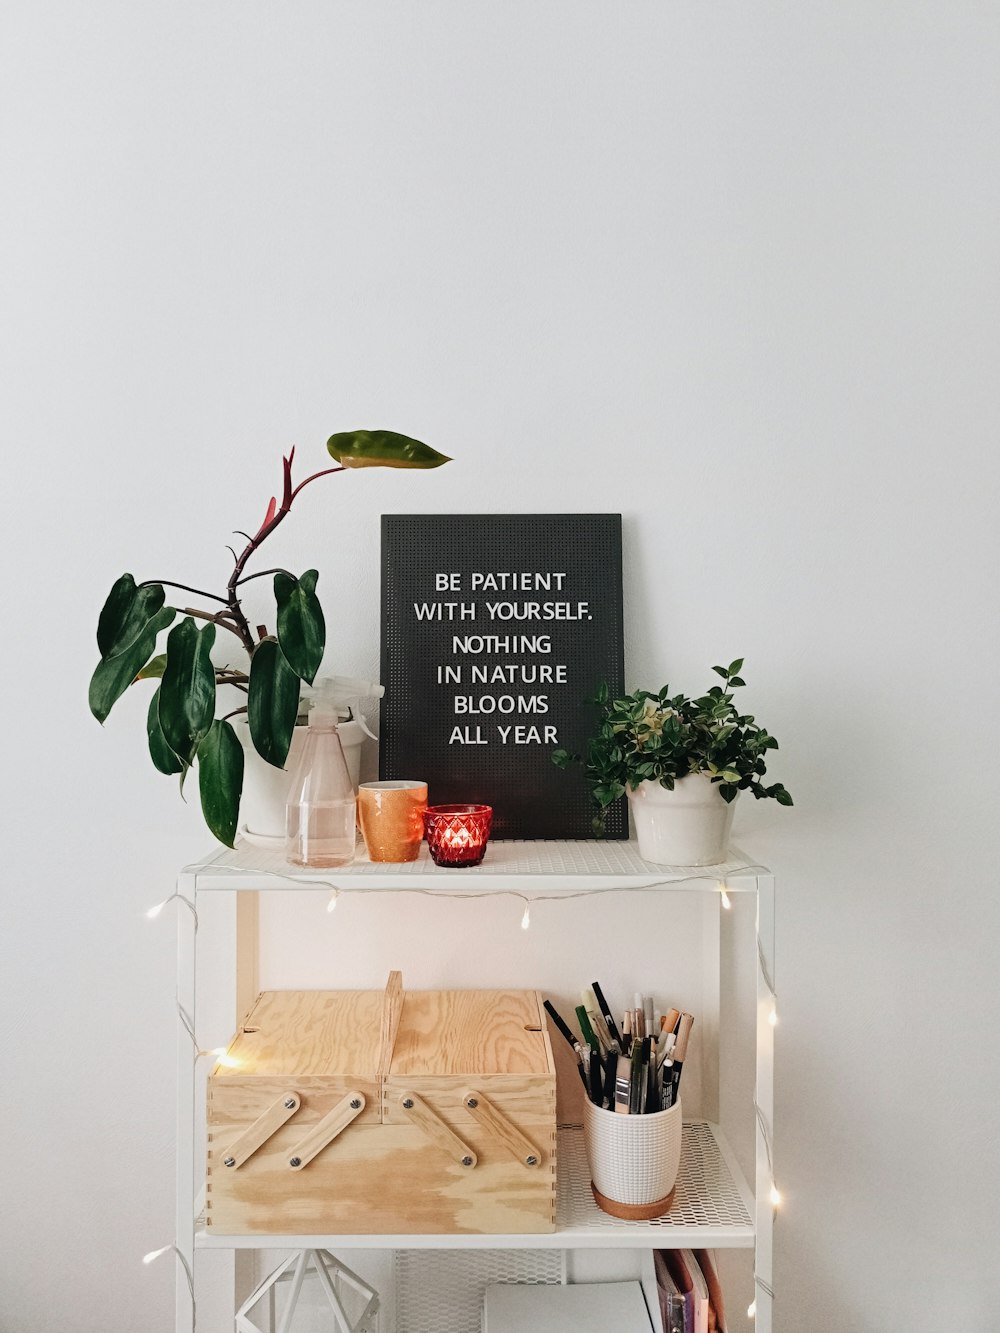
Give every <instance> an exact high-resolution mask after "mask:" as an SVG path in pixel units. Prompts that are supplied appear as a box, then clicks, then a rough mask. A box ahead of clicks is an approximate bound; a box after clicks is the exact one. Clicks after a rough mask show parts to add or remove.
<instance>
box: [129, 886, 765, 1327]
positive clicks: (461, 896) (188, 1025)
mask: <svg viewBox="0 0 1000 1333" xmlns="http://www.w3.org/2000/svg"><path fill="white" fill-rule="evenodd" d="M200 869H207V867H205V868H202V867H195V868H194V891H195V895H196V896H197V892H198V877H199V870H200ZM226 872H227V874H233V873H237V874H238V873H245V874H250V875H253V876H254V877H257V876H266V877H268V878H272V879H276V880H280V881H282V882H283V883H285V884H290V885H293V886H294V887H295V888H299V889H302V888H309V889H317V888H319V889H327V890H329V892H330V898H329V900H328V902H327V905H326V910H327V912H334V911H335V910H336V908H337V905H338V903H339V901H340V899H341V898H342V897H343V896H344V895H345V894H353V893H363V894H365V895H371V894H372V893H409V894H419V895H422V896H426V897H433V898H444V899H455V900H465V899H472V898H513V899H515V900H517V901H520V902H523V903H524V910H523V912H522V914H521V929H522V930H529V929H530V928H531V909H532V907H533V906H536V905H537V904H538V903H546V902H571V901H573V900H575V899H579V898H592V897H594V896H595V895H597V896H600V895H602V894H610V893H628V894H635V893H656V892H659V891H661V890H662V889H664V888H667V887H670V888H674V889H676V888H680V887H682V886H684V885H686V884H694V883H712V882H714V883H715V885H716V888H717V892H718V894H719V899H720V902H721V905H722V908H723V910H724V911H727V912H728V911H731V910H732V899H731V897H730V893H729V888H728V885H727V882H726V879H727V878H731V877H735V876H736V875H745V874H752V875H754V876H755V877H756V876H758V875H759V874H761V873H765V868H764V867H763V866H760V865H756V864H753V863H748V864H746V865H735V866H729V867H727V868H726V878H723V879H720V878H719V876H718V872H715V873H705V874H692V875H685V876H684V877H683V878H670V879H661V880H653V881H651V882H649V883H647V884H641V885H636V886H634V887H633V886H629V887H628V888H623V887H622V886H621V885H620V884H619V885H600V886H595V887H593V888H590V887H588V888H586V889H581V890H579V891H572V890H571V891H560V892H558V893H537V894H526V893H522V892H520V891H519V890H516V889H475V890H470V891H467V892H461V891H451V890H446V889H436V888H410V887H407V886H405V885H400V886H396V885H394V886H391V887H386V888H383V887H381V886H377V887H376V886H372V885H361V884H359V885H358V886H357V887H355V886H353V885H351V886H349V887H347V886H344V885H343V884H335V883H333V882H332V881H330V880H326V879H319V878H313V877H312V876H311V875H310V876H309V878H308V879H307V880H306V879H303V878H301V877H298V876H295V875H290V874H285V873H283V872H282V871H279V870H269V869H265V868H262V867H259V866H239V865H229V864H227V866H226ZM175 900H177V901H179V902H181V903H183V904H184V906H185V907H186V908H187V909H188V911H190V913H191V916H192V919H193V929H194V933H195V937H197V934H198V928H199V920H198V911H197V908H196V907H195V904H194V903H193V902H192V901H191V899H189V898H187V897H186V896H185V895H184V894H182V893H179V892H174V893H171V894H169V895H168V896H167V897H166V898H164V899H163V900H162V901H161V902H158V903H156V904H155V905H154V906H153V907H151V908H149V910H148V911H147V912H146V917H147V918H148V919H149V920H153V919H155V918H156V917H158V916H159V915H160V914H161V913H162V912H163V910H164V908H165V907H167V906H168V905H169V904H170V903H171V902H173V901H175ZM755 935H756V947H757V967H758V970H759V973H760V977H761V980H762V981H763V983H764V988H765V990H766V991H767V994H768V997H769V1001H770V1008H769V1010H768V1015H767V1021H768V1023H769V1024H770V1025H771V1026H772V1027H774V1026H775V1025H776V1024H777V1021H778V1007H777V1005H778V995H777V991H776V989H775V985H774V981H773V979H772V976H771V972H770V968H769V966H768V961H767V957H766V955H765V952H764V944H763V941H762V939H761V934H760V926H759V923H758V924H757V926H756V928H755ZM177 1015H178V1020H179V1021H180V1023H181V1026H182V1027H183V1029H184V1030H185V1032H186V1033H187V1034H188V1036H189V1037H190V1039H191V1044H192V1050H193V1059H194V1060H195V1062H197V1061H198V1060H199V1059H201V1058H202V1057H204V1056H212V1057H214V1059H215V1060H216V1061H217V1062H218V1063H220V1064H222V1065H224V1066H227V1067H235V1066H237V1065H238V1061H236V1060H235V1059H234V1058H233V1057H232V1056H230V1055H229V1054H228V1053H227V1050H226V1048H225V1047H215V1048H213V1049H205V1048H203V1047H202V1046H201V1045H200V1043H199V1041H198V1038H197V1034H196V1032H195V1027H194V1022H193V1019H192V1017H191V1015H190V1014H189V1013H188V1012H187V1010H186V1009H185V1008H184V1006H183V1005H182V1004H181V1003H180V1000H178V1001H177ZM753 1108H754V1115H755V1118H756V1122H757V1129H758V1131H759V1133H760V1138H761V1142H762V1144H763V1147H764V1154H765V1157H766V1160H767V1170H768V1176H769V1178H770V1182H771V1184H770V1189H769V1202H770V1205H771V1208H772V1210H773V1211H774V1213H775V1214H776V1213H777V1210H778V1208H779V1207H780V1205H781V1201H782V1200H781V1193H780V1191H779V1189H778V1187H777V1184H776V1182H775V1178H774V1162H773V1157H772V1149H771V1133H770V1129H769V1126H768V1123H767V1119H766V1116H765V1115H764V1112H763V1110H762V1108H761V1107H760V1105H759V1103H758V1102H757V1099H756V1097H755V1098H754V1101H753ZM171 1252H173V1253H174V1254H175V1255H176V1257H177V1259H178V1261H179V1262H180V1264H181V1266H182V1268H183V1271H184V1276H185V1281H186V1283H187V1286H188V1290H189V1292H190V1296H191V1307H192V1316H193V1312H194V1302H195V1293H194V1277H193V1274H192V1272H191V1267H190V1264H189V1263H188V1261H187V1259H186V1258H185V1256H184V1254H183V1253H182V1251H181V1250H180V1249H179V1248H178V1247H177V1246H176V1245H165V1246H162V1247H161V1248H160V1249H158V1250H152V1251H151V1252H150V1253H149V1254H146V1255H144V1256H143V1263H144V1264H150V1263H152V1262H154V1260H156V1259H159V1258H160V1257H161V1256H162V1255H164V1254H169V1253H171ZM753 1281H754V1298H753V1300H752V1301H751V1303H750V1305H749V1307H748V1308H747V1317H748V1318H749V1319H754V1318H755V1316H756V1313H757V1293H758V1292H763V1293H764V1295H766V1296H767V1297H768V1298H769V1299H770V1300H771V1301H773V1300H774V1288H773V1287H772V1286H771V1284H770V1283H769V1282H767V1281H766V1280H765V1279H764V1278H763V1277H762V1276H761V1275H760V1274H759V1273H758V1272H757V1270H756V1266H755V1267H754V1274H753Z"/></svg>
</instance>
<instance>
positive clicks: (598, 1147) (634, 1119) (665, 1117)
mask: <svg viewBox="0 0 1000 1333" xmlns="http://www.w3.org/2000/svg"><path fill="white" fill-rule="evenodd" d="M681 1133H682V1124H681V1103H680V1100H679V1099H678V1101H677V1102H676V1103H675V1104H674V1105H673V1106H671V1107H670V1109H669V1110H667V1111H656V1112H654V1113H653V1114H652V1115H618V1114H617V1113H616V1112H614V1111H605V1110H602V1108H601V1107H599V1106H595V1105H594V1103H593V1102H592V1101H590V1100H587V1101H585V1102H584V1116H583V1136H584V1142H585V1143H586V1145H587V1163H588V1165H589V1166H590V1178H591V1180H592V1181H593V1183H594V1190H595V1192H596V1195H598V1196H603V1197H598V1198H597V1202H598V1204H600V1206H601V1207H602V1208H604V1209H605V1211H606V1212H614V1213H615V1214H616V1215H617V1216H628V1215H629V1213H626V1212H623V1211H622V1209H627V1210H631V1216H633V1217H634V1218H636V1219H638V1218H639V1217H646V1218H651V1217H660V1216H662V1215H663V1213H665V1212H666V1211H667V1209H668V1208H669V1207H670V1204H671V1202H672V1200H671V1198H670V1195H671V1191H672V1190H673V1188H674V1184H675V1183H676V1180H677V1172H678V1170H679V1169H680V1162H681ZM609 1203H610V1204H612V1205H615V1204H617V1205H620V1207H619V1208H617V1209H616V1208H614V1207H613V1206H612V1207H608V1204H609Z"/></svg>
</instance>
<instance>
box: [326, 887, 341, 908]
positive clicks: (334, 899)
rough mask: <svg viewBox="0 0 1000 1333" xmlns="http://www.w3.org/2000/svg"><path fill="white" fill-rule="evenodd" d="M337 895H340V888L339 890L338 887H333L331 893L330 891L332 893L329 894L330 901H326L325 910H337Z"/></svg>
mask: <svg viewBox="0 0 1000 1333" xmlns="http://www.w3.org/2000/svg"><path fill="white" fill-rule="evenodd" d="M339 897H340V890H339V889H334V891H333V893H332V895H331V897H330V901H329V902H328V903H327V905H326V910H327V911H328V912H335V911H336V910H337V899H338V898H339Z"/></svg>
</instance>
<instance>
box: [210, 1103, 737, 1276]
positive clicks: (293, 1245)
mask: <svg viewBox="0 0 1000 1333" xmlns="http://www.w3.org/2000/svg"><path fill="white" fill-rule="evenodd" d="M557 1174H558V1202H557V1205H556V1229H555V1231H553V1232H549V1233H547V1234H544V1235H526V1234H523V1233H518V1234H517V1235H482V1236H479V1235H477V1236H466V1235H461V1236H460V1235H395V1236H387V1235H377V1236H371V1235H367V1236H354V1235H350V1236H347V1235H343V1236H292V1235H283V1236H272V1235H254V1236H226V1235H220V1234H219V1233H217V1232H215V1231H209V1230H207V1229H206V1228H205V1227H204V1225H203V1224H202V1221H201V1219H199V1225H198V1231H197V1235H196V1243H197V1244H198V1246H199V1247H202V1248H214V1249H329V1250H333V1251H334V1252H336V1251H337V1250H338V1249H341V1250H345V1249H365V1250H376V1249H409V1250H417V1249H463V1250H468V1249H494V1250H499V1249H536V1250H538V1249H556V1250H563V1249H587V1248H589V1249H602V1250H603V1249H642V1248H645V1247H646V1246H649V1247H650V1248H653V1247H657V1248H659V1247H661V1246H665V1247H684V1248H706V1247H713V1246H718V1247H722V1246H728V1247H733V1246H752V1245H753V1243H754V1222H753V1199H752V1196H751V1194H750V1191H749V1190H748V1188H747V1186H746V1183H745V1181H744V1180H743V1178H742V1176H741V1175H740V1172H739V1170H738V1168H737V1167H736V1165H735V1162H734V1161H733V1158H732V1155H731V1153H730V1151H729V1148H728V1145H727V1144H726V1143H725V1140H724V1139H723V1138H722V1136H721V1134H720V1133H719V1131H718V1129H717V1128H716V1126H714V1125H712V1124H710V1123H709V1122H708V1121H707V1120H692V1121H687V1122H685V1125H684V1145H683V1149H682V1153H681V1170H680V1176H679V1177H678V1181H677V1189H676V1193H675V1195H674V1202H673V1206H672V1207H671V1209H670V1212H669V1213H668V1214H667V1215H666V1216H665V1217H658V1218H654V1219H653V1220H652V1221H650V1222H623V1221H621V1220H620V1219H619V1218H616V1217H610V1216H609V1215H608V1214H607V1213H604V1212H602V1211H601V1209H600V1208H598V1206H597V1204H596V1203H595V1202H594V1198H593V1195H592V1193H591V1189H590V1171H589V1169H588V1167H587V1155H586V1151H585V1149H584V1143H583V1130H582V1128H581V1127H580V1126H579V1125H570V1126H564V1127H563V1128H561V1129H560V1130H559V1165H558V1173H557Z"/></svg>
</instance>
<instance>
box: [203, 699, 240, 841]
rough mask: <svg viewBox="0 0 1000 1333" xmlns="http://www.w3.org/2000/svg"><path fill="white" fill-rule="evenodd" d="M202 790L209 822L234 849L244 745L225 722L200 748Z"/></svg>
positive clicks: (216, 726) (219, 722)
mask: <svg viewBox="0 0 1000 1333" xmlns="http://www.w3.org/2000/svg"><path fill="white" fill-rule="evenodd" d="M198 791H199V793H200V795H201V811H202V814H203V815H204V816H205V823H206V824H207V825H208V827H209V828H210V829H211V830H212V832H213V833H214V834H215V836H216V837H217V838H218V839H219V841H220V842H224V843H225V844H226V846H227V847H232V845H233V843H234V841H235V839H236V826H237V821H238V819H239V812H240V796H241V794H242V792H243V746H242V745H241V744H240V742H239V739H238V738H237V735H236V732H235V731H234V730H233V729H232V727H231V726H230V725H229V723H228V722H226V721H225V720H224V719H220V720H217V721H215V722H213V723H212V726H211V728H210V729H209V731H208V733H207V735H205V736H204V737H203V738H202V740H201V743H200V744H199V746H198Z"/></svg>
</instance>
